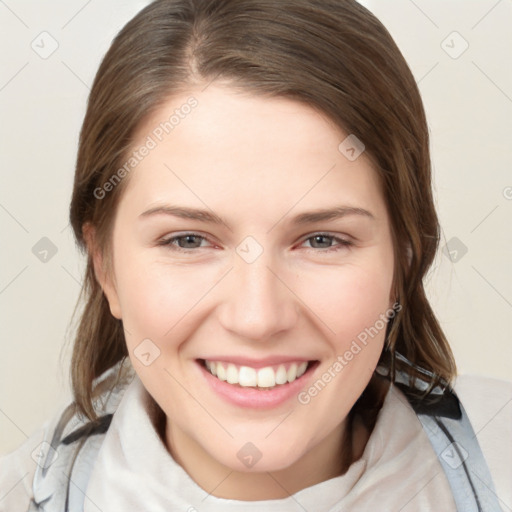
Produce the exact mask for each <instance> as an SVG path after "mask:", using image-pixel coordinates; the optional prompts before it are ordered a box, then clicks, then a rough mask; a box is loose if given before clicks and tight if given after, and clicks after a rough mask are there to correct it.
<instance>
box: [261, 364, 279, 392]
mask: <svg viewBox="0 0 512 512" xmlns="http://www.w3.org/2000/svg"><path fill="white" fill-rule="evenodd" d="M275 385H276V374H275V373H274V370H273V369H272V368H270V367H269V366H267V367H265V368H260V369H259V370H258V387H259V388H272V387H274V386H275Z"/></svg>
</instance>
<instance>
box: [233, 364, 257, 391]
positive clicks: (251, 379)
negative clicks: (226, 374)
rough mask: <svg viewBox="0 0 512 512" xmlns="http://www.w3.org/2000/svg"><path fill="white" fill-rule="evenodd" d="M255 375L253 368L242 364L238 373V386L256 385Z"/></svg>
mask: <svg viewBox="0 0 512 512" xmlns="http://www.w3.org/2000/svg"><path fill="white" fill-rule="evenodd" d="M256 381H257V376H256V370H255V369H254V368H249V367H248V366H242V367H241V368H240V373H239V375H238V382H239V384H240V386H244V387H249V386H256Z"/></svg>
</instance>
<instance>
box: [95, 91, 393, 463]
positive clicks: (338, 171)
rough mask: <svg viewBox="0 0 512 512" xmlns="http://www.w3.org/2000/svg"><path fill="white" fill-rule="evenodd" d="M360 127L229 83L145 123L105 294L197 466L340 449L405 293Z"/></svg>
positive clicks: (171, 434)
mask: <svg viewBox="0 0 512 512" xmlns="http://www.w3.org/2000/svg"><path fill="white" fill-rule="evenodd" d="M191 96H193V97H194V98H195V101H194V100H189V103H188V105H189V107H190V108H188V107H185V106H184V105H186V104H187V99H188V98H190V97H191ZM191 105H192V106H191ZM173 114H174V118H173V119H172V120H171V122H168V121H169V118H170V117H171V116H172V115H173ZM166 122H167V124H165V123H166ZM161 123H162V124H161ZM348 135H349V134H345V133H342V132H341V131H340V130H339V129H338V128H337V127H335V126H334V125H333V124H332V123H330V122H329V121H327V119H326V118H325V117H323V116H321V115H320V114H319V113H318V112H317V111H315V110H313V109H312V108H310V107H308V106H306V105H304V104H301V103H298V102H295V101H292V100H289V99H283V98H272V99H268V98H262V97H257V96H253V95H250V94H249V93H240V92H237V91H235V90H234V89H231V88H229V86H221V85H220V84H217V83H214V84H212V85H210V86H209V87H207V88H206V89H205V90H204V91H202V92H201V91H192V92H191V93H190V94H185V95H183V96H177V97H175V98H173V99H172V101H169V102H168V103H166V104H165V105H164V106H162V107H161V108H160V109H159V110H158V111H157V112H156V113H155V114H154V115H152V116H151V118H150V119H149V120H148V121H147V122H146V123H145V124H144V126H141V127H140V129H139V130H138V135H137V138H136V143H135V144H134V150H136V151H137V154H136V155H135V156H133V155H132V156H133V158H135V159H136V166H135V167H134V168H133V170H131V171H130V174H129V178H124V179H129V182H128V183H127V188H126V190H125V191H124V193H123V196H122V198H121V201H120V203H119V208H118V210H117V214H116V218H115V223H114V231H113V268H114V277H115V283H114V284H109V283H108V282H104V289H105V292H106V294H107V297H108V299H109V303H110V307H111V311H112V313H113V315H114V316H116V317H117V318H121V319H122V321H123V325H124V327H125V333H126V342H127V346H128V350H129V354H130V358H131V361H132V363H133V366H134V368H135V370H136V372H137V373H138V375H139V377H140V379H141V380H142V382H143V384H144V386H145V387H146V389H147V390H148V391H149V393H150V394H151V395H152V396H153V398H154V399H155V400H156V402H157V403H158V404H159V405H160V407H161V408H162V410H163V411H164V412H165V414H166V416H167V426H166V437H167V443H168V447H169V449H170V450H171V451H172V453H173V454H174V455H175V457H176V458H177V459H178V460H179V461H180V462H181V463H182V464H183V465H184V467H186V468H187V469H188V470H189V472H191V473H193V472H194V468H193V465H194V463H193V457H192V456H191V455H190V454H192V453H193V454H195V456H197V457H196V460H203V461H210V462H211V463H212V464H222V465H223V466H227V467H228V468H231V469H233V470H235V471H243V472H251V471H252V472H259V471H273V470H274V471H275V470H282V469H284V468H288V467H290V466H292V465H293V464H296V463H298V462H299V461H300V460H301V459H302V458H304V457H306V456H307V457H314V456H315V455H314V454H321V453H323V454H326V453H330V452H332V450H333V449H334V450H338V449H339V448H340V439H341V432H342V430H343V427H344V419H345V417H346V415H347V413H348V412H349V410H350V408H351V407H352V406H353V404H354V403H355V401H356V399H357V398H358V397H359V396H360V394H361V393H362V391H363V390H364V388H365V386H366V385H367V383H368V381H369V379H370V377H371V376H372V372H373V371H374V369H375V367H376V364H377V361H378V359H379V356H380V354H381V350H382V347H383V343H384V338H385V326H386V320H387V318H389V313H390V308H391V306H392V305H393V302H394V296H393V295H392V289H391V285H392V277H393V245H392V239H391V232H390V222H389V218H388V216H387V212H386V206H385V202H384V199H383V196H382V193H381V191H380V189H379V185H378V181H377V177H376V174H375V173H374V171H373V170H372V168H371V166H370V164H369V161H368V160H367V158H366V156H365V153H364V152H363V153H362V154H361V155H360V156H358V152H359V151H360V149H361V147H360V146H358V145H357V144H356V145H355V146H354V142H353V139H349V140H348V141H345V142H344V144H342V146H341V149H340V148H339V147H340V144H341V143H342V142H343V141H344V139H345V138H346V137H347V136H348ZM142 146H145V147H146V148H147V149H146V150H141V149H140V148H141V147H142ZM351 147H352V148H354V150H353V151H352V150H351V149H350V148H351ZM356 157H357V158H356ZM133 163H135V160H132V164H133ZM107 188H108V187H107ZM107 193H108V192H107ZM205 361H206V363H205ZM306 365H307V369H306V371H305V373H303V374H302V375H301V376H300V377H299V378H296V375H297V371H298V373H299V375H300V374H301V373H302V372H303V371H304V367H305V366H306ZM207 366H209V367H210V369H212V371H213V372H214V373H216V374H217V376H214V375H212V373H211V372H210V371H209V369H208V368H207ZM224 379H227V380H228V381H229V382H228V381H226V380H224ZM237 381H238V383H237ZM288 381H289V382H288ZM285 382H286V383H285ZM336 453H337V452H336ZM319 456H320V455H319ZM210 462H205V464H208V463H210Z"/></svg>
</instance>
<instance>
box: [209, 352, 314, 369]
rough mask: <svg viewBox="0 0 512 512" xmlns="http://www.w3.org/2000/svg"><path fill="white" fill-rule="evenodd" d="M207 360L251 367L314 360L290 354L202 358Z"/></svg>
mask: <svg viewBox="0 0 512 512" xmlns="http://www.w3.org/2000/svg"><path fill="white" fill-rule="evenodd" d="M201 359H203V360H207V361H221V362H225V363H232V364H234V365H237V366H249V367H250V368H264V367H265V366H275V365H279V364H285V363H302V362H309V361H314V359H309V358H305V357H300V356H297V357H290V356H269V357H265V358H262V359H253V358H249V357H242V356H220V355H216V356H208V357H203V358H201Z"/></svg>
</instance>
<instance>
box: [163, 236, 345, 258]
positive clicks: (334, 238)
mask: <svg viewBox="0 0 512 512" xmlns="http://www.w3.org/2000/svg"><path fill="white" fill-rule="evenodd" d="M189 236H193V237H196V238H200V239H201V240H208V239H207V238H206V237H204V236H202V235H200V234H198V233H183V234H182V235H178V236H173V237H171V238H167V239H163V240H160V241H159V242H158V245H159V246H163V247H168V248H169V249H170V250H172V251H177V252H183V253H190V252H191V251H194V250H197V249H201V247H194V248H189V249H185V248H183V247H179V246H178V245H176V244H175V243H174V242H176V241H177V240H180V239H181V238H187V237H189ZM316 237H325V238H330V239H332V241H334V242H338V245H335V246H333V247H328V248H326V249H316V248H315V247H309V248H308V249H310V250H315V249H316V251H315V252H324V253H325V252H329V253H330V252H336V251H339V250H341V249H343V248H349V247H351V246H353V245H354V244H353V242H350V241H349V240H345V239H344V238H340V237H337V236H334V235H330V234H329V233H320V232H319V233H313V234H312V235H310V236H308V237H307V238H304V239H303V240H302V243H304V242H306V241H308V240H311V239H313V238H316Z"/></svg>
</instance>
